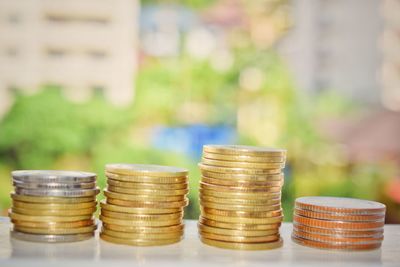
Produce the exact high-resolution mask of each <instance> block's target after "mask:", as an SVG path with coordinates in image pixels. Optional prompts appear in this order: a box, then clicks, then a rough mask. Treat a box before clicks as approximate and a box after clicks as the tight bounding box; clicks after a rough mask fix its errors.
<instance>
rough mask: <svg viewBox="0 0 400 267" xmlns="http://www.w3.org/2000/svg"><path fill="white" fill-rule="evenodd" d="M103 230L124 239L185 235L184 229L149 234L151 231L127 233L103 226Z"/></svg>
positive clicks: (148, 238) (151, 238) (164, 237)
mask: <svg viewBox="0 0 400 267" xmlns="http://www.w3.org/2000/svg"><path fill="white" fill-rule="evenodd" d="M101 232H102V233H103V234H105V235H108V236H112V237H116V238H122V239H144V240H160V239H161V240H162V239H171V238H178V237H181V236H182V235H183V231H178V232H165V233H157V234H149V233H142V234H141V233H127V232H118V231H114V230H110V229H107V228H104V227H103V228H102V229H101Z"/></svg>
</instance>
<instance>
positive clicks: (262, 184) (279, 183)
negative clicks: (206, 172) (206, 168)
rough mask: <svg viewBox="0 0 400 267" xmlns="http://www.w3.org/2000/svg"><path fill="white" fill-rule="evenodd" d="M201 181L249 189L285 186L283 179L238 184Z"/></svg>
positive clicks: (217, 180)
mask: <svg viewBox="0 0 400 267" xmlns="http://www.w3.org/2000/svg"><path fill="white" fill-rule="evenodd" d="M201 181H202V182H204V183H207V184H213V185H222V186H233V187H247V188H269V187H275V186H283V179H282V180H280V181H270V182H236V181H235V180H223V179H215V178H209V177H206V176H202V177H201Z"/></svg>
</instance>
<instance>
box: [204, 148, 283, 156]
mask: <svg viewBox="0 0 400 267" xmlns="http://www.w3.org/2000/svg"><path fill="white" fill-rule="evenodd" d="M203 152H207V153H216V154H224V155H248V156H258V157H261V156H264V157H285V156H286V150H285V149H280V148H271V147H258V146H245V145H205V146H203Z"/></svg>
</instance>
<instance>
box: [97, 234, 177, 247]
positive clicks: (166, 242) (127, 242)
mask: <svg viewBox="0 0 400 267" xmlns="http://www.w3.org/2000/svg"><path fill="white" fill-rule="evenodd" d="M100 238H101V239H103V240H105V241H108V242H111V243H116V244H124V245H131V246H162V245H169V244H174V243H177V242H179V241H180V240H181V239H182V237H181V236H180V237H178V238H171V239H159V240H147V239H122V238H116V237H111V236H109V235H106V234H104V233H100Z"/></svg>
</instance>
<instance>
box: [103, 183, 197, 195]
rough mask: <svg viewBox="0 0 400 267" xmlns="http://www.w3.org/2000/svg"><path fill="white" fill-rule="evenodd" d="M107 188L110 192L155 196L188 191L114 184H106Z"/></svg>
mask: <svg viewBox="0 0 400 267" xmlns="http://www.w3.org/2000/svg"><path fill="white" fill-rule="evenodd" d="M107 189H108V190H109V191H111V192H116V193H121V194H130V195H152V196H153V195H156V196H182V195H186V194H187V193H188V192H189V189H177V190H169V189H167V190H158V189H136V188H125V187H119V186H114V185H108V186H107Z"/></svg>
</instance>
